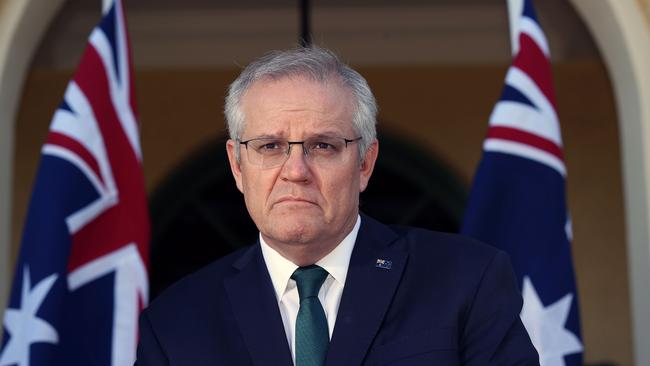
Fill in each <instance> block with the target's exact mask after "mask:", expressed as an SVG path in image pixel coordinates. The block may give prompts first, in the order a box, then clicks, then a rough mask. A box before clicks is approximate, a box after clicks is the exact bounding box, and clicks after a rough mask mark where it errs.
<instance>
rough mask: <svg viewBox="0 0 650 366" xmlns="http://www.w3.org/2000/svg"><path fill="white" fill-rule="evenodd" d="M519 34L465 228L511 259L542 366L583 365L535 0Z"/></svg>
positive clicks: (559, 158)
mask: <svg viewBox="0 0 650 366" xmlns="http://www.w3.org/2000/svg"><path fill="white" fill-rule="evenodd" d="M518 36H519V37H518V39H519V51H518V52H517V54H516V55H515V57H514V60H513V61H512V65H511V66H510V69H509V70H508V72H507V74H506V78H505V87H504V89H503V93H502V95H501V99H500V100H499V101H498V102H497V104H496V106H495V107H494V110H493V112H492V115H491V116H490V123H489V129H488V134H487V138H486V139H485V143H484V144H483V157H482V159H481V162H480V164H479V167H478V170H477V172H476V176H475V178H474V183H473V186H472V192H471V194H470V198H469V205H468V208H467V210H466V213H465V218H464V222H463V227H462V230H461V231H462V232H463V233H464V234H466V235H469V236H473V237H475V238H477V239H480V240H482V241H484V242H487V243H489V244H492V245H494V246H496V247H498V248H500V249H502V250H504V251H506V252H507V253H508V254H509V255H510V257H511V258H512V262H513V266H514V268H515V272H516V274H517V277H518V280H519V285H520V288H521V289H522V295H523V298H524V305H523V308H522V312H521V318H522V321H523V323H524V325H525V326H526V329H527V330H528V333H529V334H530V337H531V340H532V341H533V344H534V345H535V347H536V348H537V351H538V352H539V355H540V364H541V365H542V366H551V365H553V366H555V365H558V366H559V365H582V350H583V346H582V341H581V339H580V321H579V315H578V297H577V291H576V283H575V275H574V272H573V263H572V260H571V248H570V241H571V235H572V234H571V222H570V219H569V215H568V212H567V206H566V194H565V176H566V166H565V164H564V156H563V153H562V139H561V135H560V124H559V121H558V117H557V113H556V108H555V93H554V89H553V78H552V75H551V64H550V61H549V58H550V53H549V47H548V43H547V41H546V36H545V35H544V32H543V31H542V29H541V27H540V25H539V23H538V22H537V16H536V14H535V10H534V8H533V4H532V0H524V6H523V12H522V14H521V18H520V19H519V34H518Z"/></svg>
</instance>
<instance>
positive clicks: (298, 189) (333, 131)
mask: <svg viewBox="0 0 650 366" xmlns="http://www.w3.org/2000/svg"><path fill="white" fill-rule="evenodd" d="M354 102H355V99H354V97H353V95H352V93H351V92H350V91H349V90H348V89H347V88H345V87H343V86H342V85H341V84H340V83H339V81H338V80H336V79H334V80H331V81H329V82H326V83H319V82H315V81H311V80H309V79H306V78H304V77H287V78H281V79H279V80H262V81H258V82H256V83H255V84H253V85H252V86H251V87H250V88H249V89H248V91H247V93H246V94H245V95H244V97H243V99H242V109H243V112H244V116H245V122H244V124H245V127H244V131H243V133H242V135H241V136H240V139H241V140H243V141H246V140H249V139H253V138H259V137H275V138H284V139H287V140H289V141H303V140H305V139H307V138H309V137H312V136H317V135H327V136H337V137H343V138H347V139H354V138H357V137H359V136H358V134H357V133H355V131H354V128H353V126H352V115H353V112H354ZM236 143H237V142H234V141H232V140H230V141H228V144H227V150H228V156H229V159H230V165H231V169H232V172H233V175H234V177H235V181H236V183H237V188H239V190H240V191H241V192H242V193H243V194H244V199H245V201H246V207H247V208H248V212H249V213H250V215H251V217H252V219H253V221H254V222H255V224H256V225H257V227H258V229H259V230H260V232H261V233H262V235H263V236H264V239H265V241H267V242H268V243H269V244H270V245H272V246H276V245H278V244H285V245H286V244H289V245H309V244H312V243H315V244H316V245H319V246H321V247H322V246H332V245H336V244H338V243H339V242H340V241H341V240H342V239H343V238H344V237H345V235H347V234H348V233H349V231H350V230H351V229H352V227H353V226H354V223H355V222H356V217H357V214H358V206H359V193H360V192H362V191H363V190H364V189H365V188H366V186H367V184H368V180H369V179H370V175H371V174H372V169H373V167H374V164H375V160H376V158H377V149H378V146H377V142H376V141H372V144H371V148H370V149H369V151H368V153H366V154H365V155H366V156H365V157H364V159H363V160H361V159H359V148H358V145H357V143H351V144H349V145H348V147H347V148H346V149H343V151H342V154H348V155H349V156H347V159H345V161H344V163H342V164H340V165H336V166H334V167H331V166H329V167H322V166H318V164H313V163H311V162H309V161H307V160H306V157H305V156H304V155H303V151H302V145H293V147H292V148H291V152H290V155H289V157H288V159H287V160H286V162H285V163H284V164H283V165H280V166H278V167H274V168H263V167H261V166H257V165H254V164H251V162H250V160H249V159H248V154H247V151H246V149H247V148H246V147H245V146H243V145H242V146H241V154H240V161H239V162H237V160H236V159H235V154H234V148H235V144H236ZM332 248H333V247H332Z"/></svg>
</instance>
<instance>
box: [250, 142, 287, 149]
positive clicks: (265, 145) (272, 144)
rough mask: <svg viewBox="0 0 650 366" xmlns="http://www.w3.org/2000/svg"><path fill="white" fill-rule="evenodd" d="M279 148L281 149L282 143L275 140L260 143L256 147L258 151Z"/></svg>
mask: <svg viewBox="0 0 650 366" xmlns="http://www.w3.org/2000/svg"><path fill="white" fill-rule="evenodd" d="M280 149H282V145H281V144H280V143H279V142H277V141H269V142H264V143H260V144H259V145H258V146H257V148H256V150H257V151H260V152H264V151H273V150H280Z"/></svg>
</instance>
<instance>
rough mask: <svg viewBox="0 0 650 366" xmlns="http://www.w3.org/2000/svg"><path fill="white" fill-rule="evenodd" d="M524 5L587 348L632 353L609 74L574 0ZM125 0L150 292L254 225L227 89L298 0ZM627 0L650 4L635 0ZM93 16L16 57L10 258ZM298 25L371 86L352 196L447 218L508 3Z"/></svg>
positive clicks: (490, 100) (227, 247) (496, 63)
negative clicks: (364, 163) (538, 60)
mask: <svg viewBox="0 0 650 366" xmlns="http://www.w3.org/2000/svg"><path fill="white" fill-rule="evenodd" d="M2 4H3V3H2V2H0V5H2ZM536 6H537V10H538V17H539V21H540V23H541V24H542V26H543V27H544V30H545V32H546V34H547V37H548V39H549V44H550V48H551V54H552V62H553V72H554V81H555V87H556V92H557V109H558V114H559V117H560V122H561V125H562V134H563V139H564V148H565V159H566V165H567V170H568V177H567V191H568V203H569V209H570V211H571V215H572V218H573V237H574V240H573V255H574V256H573V258H574V263H575V268H576V275H577V281H578V291H579V295H580V313H581V317H582V330H583V340H584V345H585V359H586V361H587V362H588V363H590V364H594V365H596V364H602V365H604V364H612V365H632V364H634V361H633V360H634V349H633V342H632V339H633V328H632V308H631V294H630V283H629V282H630V281H629V279H628V274H629V273H630V269H629V268H628V249H627V248H628V246H627V244H626V243H627V239H626V217H625V212H626V211H625V201H624V195H623V187H624V175H623V160H622V159H623V158H622V156H621V150H622V149H621V146H619V143H620V141H621V137H620V136H619V135H620V133H621V132H620V131H619V128H620V127H619V126H620V121H619V115H620V114H619V113H617V103H616V100H615V92H614V88H613V86H612V82H611V80H610V74H609V72H608V68H607V66H606V62H605V61H604V59H603V56H602V55H601V53H600V52H599V48H598V46H597V42H596V41H595V40H594V39H593V38H592V34H591V33H590V31H589V30H588V28H587V25H586V24H585V23H584V20H583V19H582V18H581V16H580V15H579V14H578V13H577V10H576V9H575V8H574V5H573V4H572V3H570V2H568V1H566V0H543V1H537V2H536ZM125 8H126V15H127V20H128V25H129V29H130V35H131V41H132V51H133V56H134V59H133V61H134V67H135V72H136V74H135V79H136V80H135V82H136V88H137V100H138V107H139V116H140V123H141V129H142V130H141V135H142V140H141V141H142V149H143V155H144V173H145V179H146V184H147V190H148V195H149V202H150V210H151V217H152V224H153V227H152V257H151V271H152V273H151V280H152V288H151V291H152V297H155V296H156V294H158V293H159V292H160V291H161V290H162V289H164V288H165V287H166V286H167V285H169V284H170V283H171V282H173V281H175V280H176V279H178V278H180V277H181V276H183V275H185V274H187V273H189V272H191V271H193V270H195V269H197V268H199V267H201V266H203V265H205V264H207V263H209V262H210V261H212V260H214V259H215V258H218V257H220V256H221V255H223V254H225V253H228V252H230V251H231V250H233V249H236V248H238V247H240V246H242V245H244V244H245V243H252V242H253V241H254V240H255V238H256V235H257V232H256V229H255V227H254V225H253V224H252V222H251V221H250V219H249V218H248V215H247V213H246V211H245V207H244V205H243V199H242V197H241V195H240V194H239V192H238V191H237V190H236V188H235V186H234V184H233V180H232V178H231V175H230V172H229V168H228V165H227V161H226V158H225V147H224V142H225V139H226V137H225V125H224V118H223V113H222V110H223V99H224V96H225V92H226V88H227V86H228V84H229V83H230V82H232V81H233V80H234V78H235V77H236V75H237V74H238V73H239V71H240V70H241V68H242V66H243V65H246V64H247V63H248V62H249V61H251V60H252V59H254V58H256V57H259V56H260V55H262V54H264V53H266V52H268V51H269V50H273V49H286V48H290V47H293V46H296V45H297V44H298V38H299V35H300V31H301V29H300V9H299V6H298V3H297V2H294V1H286V0H271V1H269V0H265V1H260V0H243V1H242V0H240V1H235V0H219V1H215V0H212V1H208V0H184V1H174V0H128V1H125ZM640 8H642V9H647V8H646V5H645V4H644V3H642V4H641V5H640ZM0 9H1V8H0ZM0 11H1V10H0ZM99 17H100V2H99V1H87V0H68V1H64V2H63V3H62V5H61V7H60V8H58V9H57V11H56V15H55V16H54V17H53V18H52V19H51V22H50V23H48V25H47V28H46V31H45V32H44V34H43V35H42V38H41V39H40V40H39V41H38V46H37V47H36V49H35V50H34V52H33V55H32V57H31V58H30V59H29V64H28V65H26V74H25V80H24V84H23V86H22V91H21V94H20V95H19V96H18V103H17V109H16V114H15V124H14V130H13V132H12V133H13V136H14V137H13V147H12V149H13V151H12V155H11V156H12V158H11V159H12V161H11V164H12V170H11V173H10V179H11V187H12V188H11V193H10V194H11V206H10V207H11V208H10V220H9V222H10V238H9V241H10V245H9V260H8V261H7V262H8V266H9V268H13V263H14V262H15V257H16V255H17V252H18V244H19V241H20V236H21V232H22V225H23V220H24V217H25V214H26V209H27V204H28V200H29V197H30V194H31V188H32V182H33V179H34V175H35V172H36V168H37V163H38V160H39V153H40V147H41V145H42V144H43V142H44V141H45V137H46V134H47V130H48V126H49V123H50V121H51V116H52V113H53V112H54V110H55V109H56V107H57V106H58V104H59V103H60V100H61V96H62V95H63V91H64V89H65V86H66V84H67V82H68V80H69V78H70V77H71V75H72V72H73V70H74V67H75V66H76V64H77V62H78V60H79V58H80V56H81V53H82V51H83V49H84V46H85V42H86V38H87V35H88V32H89V30H90V29H92V27H93V26H94V24H95V23H96V22H97V21H98V19H99ZM311 30H312V40H313V42H314V43H315V44H318V45H321V46H324V47H327V48H330V49H332V50H334V51H335V52H337V53H338V54H339V55H340V57H341V58H342V59H343V60H344V61H345V62H347V63H349V64H350V65H352V66H353V67H354V68H356V69H357V70H359V71H360V72H361V73H362V74H363V75H364V76H365V77H366V78H367V80H368V82H369V84H370V86H371V88H372V89H373V91H374V93H375V96H376V98H377V100H378V104H379V108H380V113H379V120H380V124H379V133H380V147H381V150H380V151H381V153H380V158H379V162H378V167H377V169H376V172H375V175H374V176H373V179H372V180H371V183H370V187H369V189H368V191H367V192H365V193H364V194H363V195H362V206H361V209H362V211H364V212H367V213H369V214H370V215H372V216H375V217H377V218H379V219H380V220H381V221H384V222H387V223H399V224H410V225H415V226H421V227H427V228H430V229H435V230H442V231H452V232H454V231H457V230H458V229H459V225H460V222H461V219H462V214H463V210H464V207H465V204H466V199H467V194H468V191H469V187H470V184H471V180H472V177H473V174H474V172H475V169H476V166H477V164H478V161H479V158H480V154H481V148H482V140H483V138H484V137H485V133H486V131H487V120H488V117H489V115H490V112H491V109H492V107H493V106H494V103H495V102H496V101H497V99H498V97H499V95H500V93H501V88H502V85H503V78H504V76H505V71H506V69H507V67H508V65H509V62H510V60H511V50H510V36H509V29H508V13H507V7H506V2H505V1H503V0H433V1H424V0H405V1H400V2H399V3H398V2H394V1H387V0H386V1H384V0H376V1H369V0H349V1H343V0H327V1H318V2H315V1H314V2H313V4H312V8H311ZM7 273H13V270H12V269H10V270H8V271H7ZM648 279H650V278H648ZM636 346H637V347H643V345H642V344H637V345H636Z"/></svg>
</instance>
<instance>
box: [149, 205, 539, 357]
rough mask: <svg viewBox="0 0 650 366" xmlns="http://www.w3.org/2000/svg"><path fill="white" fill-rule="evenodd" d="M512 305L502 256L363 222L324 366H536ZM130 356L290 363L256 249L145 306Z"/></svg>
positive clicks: (446, 238) (517, 303)
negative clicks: (379, 264) (135, 352)
mask: <svg viewBox="0 0 650 366" xmlns="http://www.w3.org/2000/svg"><path fill="white" fill-rule="evenodd" d="M377 259H384V260H387V261H390V262H391V266H390V269H386V268H379V267H377V266H376V264H377ZM521 305H522V300H521V296H520V294H519V291H518V288H517V284H516V281H515V277H514V274H513V272H512V269H511V266H510V263H509V260H508V258H507V256H506V255H505V254H504V253H503V252H500V251H498V250H496V249H494V248H492V247H489V246H487V245H484V244H481V243H478V242H476V241H474V240H471V239H468V238H465V237H461V236H457V235H451V234H442V233H435V232H431V231H426V230H421V229H412V228H396V227H389V226H385V225H383V224H380V223H379V222H377V221H375V220H373V219H371V218H369V217H367V216H363V217H362V221H361V228H360V230H359V234H358V237H357V241H356V244H355V247H354V250H353V252H352V257H351V259H350V266H349V269H348V275H347V280H346V283H345V288H344V290H343V295H342V298H341V303H340V306H339V310H338V315H337V318H336V325H335V326H334V332H333V334H332V339H331V342H330V346H329V350H328V354H327V361H326V364H327V365H330V366H343V365H439V366H443V365H481V366H484V365H538V360H537V359H538V357H537V353H536V352H535V349H534V347H533V346H532V344H531V341H530V339H529V337H528V334H527V333H526V330H525V329H524V327H523V325H522V323H521V321H520V319H519V312H520V309H521ZM137 356H138V360H137V362H136V365H140V366H150V365H191V366H203V365H210V366H214V365H237V366H240V365H260V366H261V365H281V366H282V365H292V360H291V352H290V349H289V345H288V343H287V337H286V335H285V333H284V327H283V325H282V318H281V315H280V311H279V308H278V304H277V300H276V298H275V293H274V291H273V285H272V283H271V279H270V277H269V274H268V271H267V269H266V265H265V263H264V259H263V256H262V252H261V249H260V246H259V243H258V244H257V245H254V246H252V247H249V248H245V249H242V250H240V251H237V252H235V253H233V254H231V255H228V256H226V257H224V258H222V259H220V260H217V261H216V262H214V263H212V264H211V265H209V266H207V267H205V268H204V269H202V270H200V271H198V272H196V273H194V274H192V275H190V276H188V277H186V278H185V279H183V280H181V281H179V282H178V283H176V284H175V285H173V286H171V287H170V288H169V289H168V290H167V291H165V292H164V293H163V294H162V295H160V296H159V297H158V298H157V299H156V300H155V301H153V302H152V304H151V305H150V306H149V307H148V308H147V309H146V310H145V311H144V312H143V313H142V315H141V318H140V343H139V346H138V355H137Z"/></svg>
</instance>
